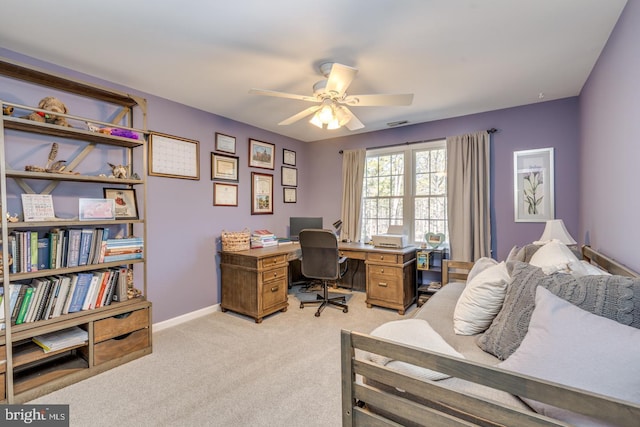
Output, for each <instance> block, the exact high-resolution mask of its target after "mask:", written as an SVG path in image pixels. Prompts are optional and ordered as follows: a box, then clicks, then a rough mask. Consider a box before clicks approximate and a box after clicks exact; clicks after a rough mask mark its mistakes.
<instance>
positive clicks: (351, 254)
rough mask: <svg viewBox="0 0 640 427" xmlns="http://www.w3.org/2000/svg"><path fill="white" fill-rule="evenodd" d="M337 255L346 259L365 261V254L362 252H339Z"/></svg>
mask: <svg viewBox="0 0 640 427" xmlns="http://www.w3.org/2000/svg"><path fill="white" fill-rule="evenodd" d="M339 254H340V256H341V257H343V256H344V257H347V258H350V259H361V260H365V259H367V257H366V254H365V253H364V252H362V251H350V250H348V249H347V250H340V251H339Z"/></svg>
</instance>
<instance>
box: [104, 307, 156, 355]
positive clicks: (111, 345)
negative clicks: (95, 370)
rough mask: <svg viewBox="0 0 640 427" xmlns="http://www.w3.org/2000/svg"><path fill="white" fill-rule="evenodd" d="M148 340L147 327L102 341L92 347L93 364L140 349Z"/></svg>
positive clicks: (147, 343) (145, 346)
mask: <svg viewBox="0 0 640 427" xmlns="http://www.w3.org/2000/svg"><path fill="white" fill-rule="evenodd" d="M139 311H143V310H139ZM149 342H150V340H149V329H148V328H146V329H141V330H139V331H136V332H133V333H131V334H125V335H122V336H120V337H116V338H112V339H110V340H107V341H103V342H101V343H98V344H96V345H94V347H93V364H94V365H100V364H102V363H105V362H108V361H110V360H113V359H117V358H118V357H122V356H126V355H127V354H129V353H133V352H134V351H137V350H142V349H144V348H147V347H149Z"/></svg>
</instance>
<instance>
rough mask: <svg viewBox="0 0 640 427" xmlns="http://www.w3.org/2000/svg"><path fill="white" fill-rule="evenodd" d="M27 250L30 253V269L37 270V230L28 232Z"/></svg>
mask: <svg viewBox="0 0 640 427" xmlns="http://www.w3.org/2000/svg"><path fill="white" fill-rule="evenodd" d="M29 251H30V253H31V271H38V232H37V231H31V232H30V233H29Z"/></svg>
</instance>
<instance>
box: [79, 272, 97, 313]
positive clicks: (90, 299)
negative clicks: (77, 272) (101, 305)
mask: <svg viewBox="0 0 640 427" xmlns="http://www.w3.org/2000/svg"><path fill="white" fill-rule="evenodd" d="M101 283H102V273H100V272H94V273H92V274H91V282H90V283H89V290H88V291H87V295H86V296H85V299H84V301H83V303H82V310H91V309H93V308H95V307H94V306H93V304H94V303H95V300H96V294H97V292H98V288H99V287H100V284H101Z"/></svg>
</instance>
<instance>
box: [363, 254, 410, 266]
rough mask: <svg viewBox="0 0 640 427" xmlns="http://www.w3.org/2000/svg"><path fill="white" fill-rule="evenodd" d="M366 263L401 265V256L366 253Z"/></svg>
mask: <svg viewBox="0 0 640 427" xmlns="http://www.w3.org/2000/svg"><path fill="white" fill-rule="evenodd" d="M367 261H369V262H375V263H384V264H402V255H396V254H381V253H368V254H367Z"/></svg>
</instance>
